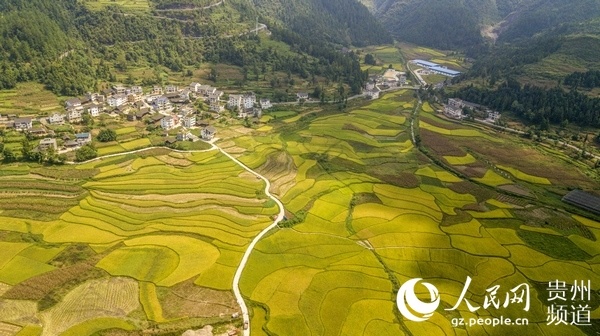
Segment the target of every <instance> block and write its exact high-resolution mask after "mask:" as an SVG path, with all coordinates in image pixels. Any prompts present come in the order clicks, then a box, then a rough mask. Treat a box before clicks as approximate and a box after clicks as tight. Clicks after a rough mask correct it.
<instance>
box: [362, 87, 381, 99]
mask: <svg viewBox="0 0 600 336" xmlns="http://www.w3.org/2000/svg"><path fill="white" fill-rule="evenodd" d="M379 93H380V91H379V89H378V88H376V87H375V88H374V89H371V90H367V91H366V92H365V96H367V98H369V99H379Z"/></svg>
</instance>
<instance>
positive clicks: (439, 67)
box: [430, 66, 460, 76]
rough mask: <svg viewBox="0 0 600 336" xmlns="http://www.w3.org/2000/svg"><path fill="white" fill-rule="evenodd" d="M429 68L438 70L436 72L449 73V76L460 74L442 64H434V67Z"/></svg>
mask: <svg viewBox="0 0 600 336" xmlns="http://www.w3.org/2000/svg"><path fill="white" fill-rule="evenodd" d="M430 69H431V70H433V71H438V72H441V73H444V74H447V75H450V76H458V75H460V71H455V70H450V69H448V68H444V67H442V66H434V67H431V68H430Z"/></svg>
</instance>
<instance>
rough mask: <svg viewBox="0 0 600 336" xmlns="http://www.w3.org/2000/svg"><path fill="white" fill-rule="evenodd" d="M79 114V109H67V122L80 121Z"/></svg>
mask: <svg viewBox="0 0 600 336" xmlns="http://www.w3.org/2000/svg"><path fill="white" fill-rule="evenodd" d="M81 115H82V113H81V110H76V109H73V110H68V111H67V120H68V121H69V122H72V123H73V122H80V121H81Z"/></svg>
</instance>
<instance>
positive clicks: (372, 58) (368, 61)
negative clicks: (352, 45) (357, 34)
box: [365, 54, 377, 65]
mask: <svg viewBox="0 0 600 336" xmlns="http://www.w3.org/2000/svg"><path fill="white" fill-rule="evenodd" d="M365 64H369V65H376V64H377V61H376V60H375V56H373V55H372V54H366V55H365Z"/></svg>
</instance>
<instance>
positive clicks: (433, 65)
mask: <svg viewBox="0 0 600 336" xmlns="http://www.w3.org/2000/svg"><path fill="white" fill-rule="evenodd" d="M413 62H414V63H416V64H419V65H424V66H427V67H435V66H439V64H437V63H433V62H429V61H424V60H420V59H416V60H413Z"/></svg>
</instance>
